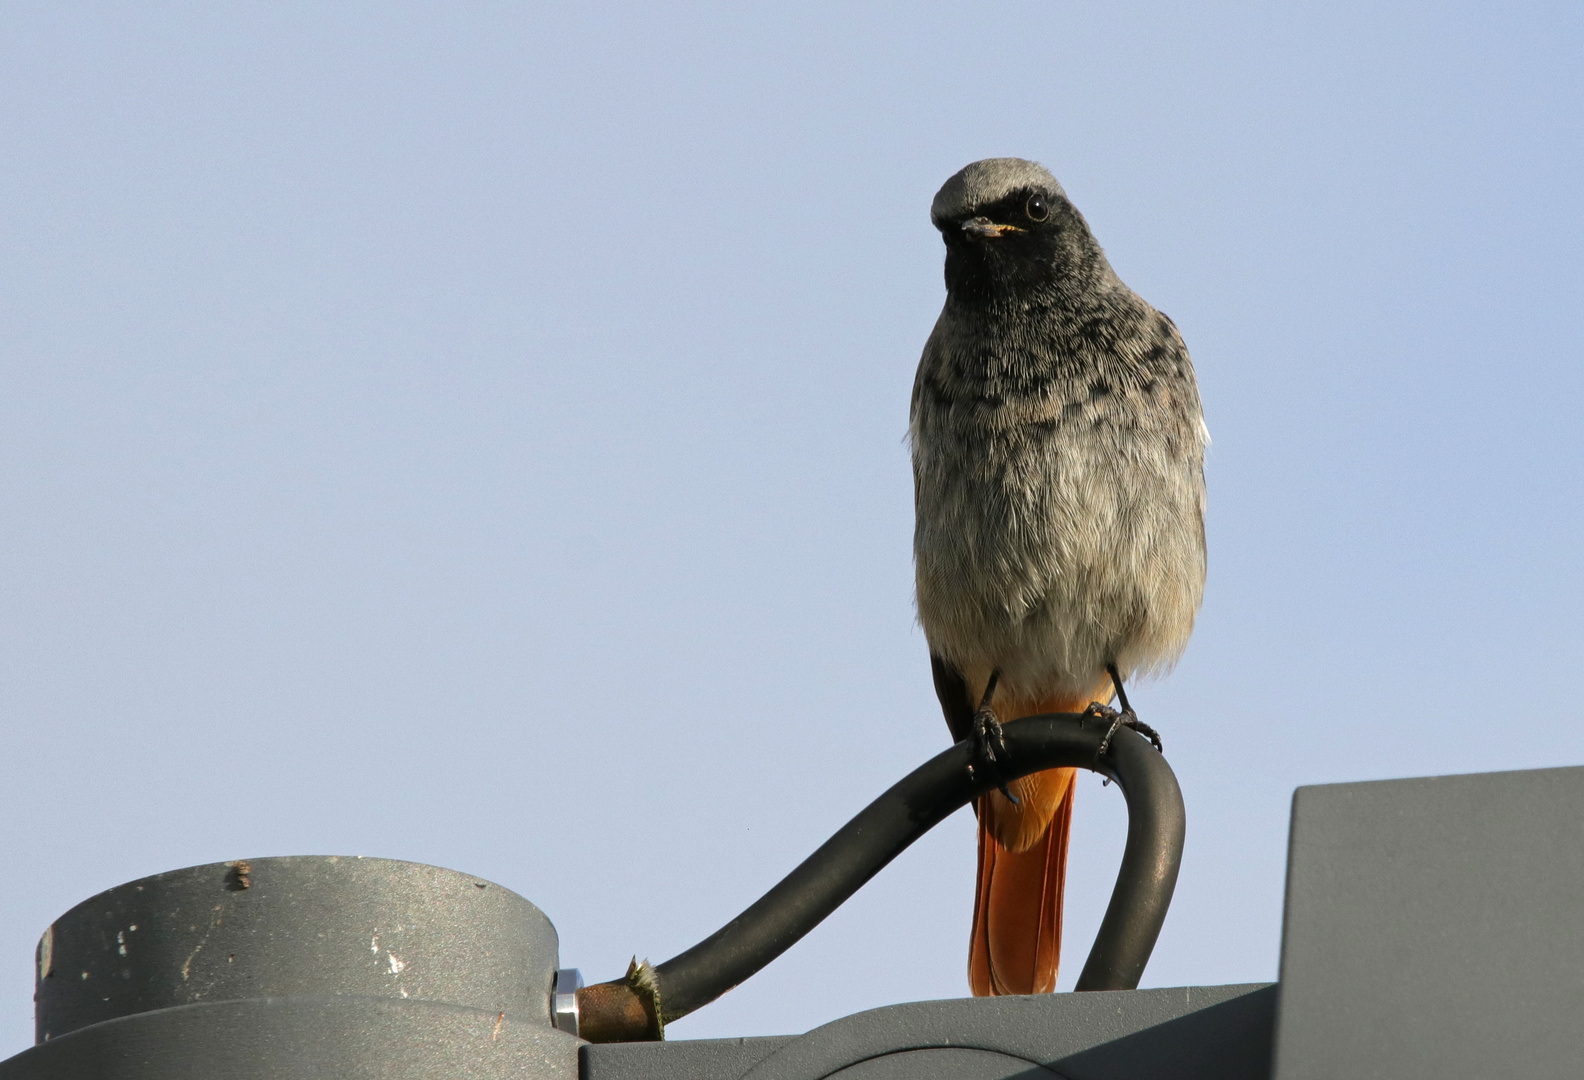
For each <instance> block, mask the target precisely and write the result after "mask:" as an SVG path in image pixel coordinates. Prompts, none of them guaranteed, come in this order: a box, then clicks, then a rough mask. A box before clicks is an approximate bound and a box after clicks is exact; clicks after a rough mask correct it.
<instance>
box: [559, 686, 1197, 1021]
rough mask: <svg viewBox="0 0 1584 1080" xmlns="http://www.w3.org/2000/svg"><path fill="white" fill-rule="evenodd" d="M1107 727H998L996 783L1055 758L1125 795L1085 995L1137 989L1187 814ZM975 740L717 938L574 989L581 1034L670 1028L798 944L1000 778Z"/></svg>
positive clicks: (1058, 722) (887, 800)
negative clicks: (1121, 832) (977, 752)
mask: <svg viewBox="0 0 1584 1080" xmlns="http://www.w3.org/2000/svg"><path fill="white" fill-rule="evenodd" d="M1107 727H1109V724H1108V723H1107V722H1104V721H1100V720H1096V719H1093V718H1085V717H1083V716H1081V715H1078V714H1076V713H1053V714H1048V715H1045V716H1030V717H1025V718H1023V719H1020V720H1014V721H1011V722H1009V723H1007V724H1006V725H1005V726H1004V731H1005V734H1006V744H1007V750H1008V751H1009V753H1008V754H1007V760H1006V761H1005V762H1004V763H1003V764H1002V768H1001V777H1000V778H1001V779H1006V780H1011V779H1016V778H1017V777H1020V776H1026V775H1028V774H1029V773H1034V772H1039V771H1041V770H1042V769H1052V768H1058V767H1061V766H1074V767H1077V768H1087V769H1092V770H1094V771H1095V772H1098V773H1101V774H1103V775H1105V776H1109V777H1110V778H1111V779H1113V780H1115V781H1116V783H1117V786H1118V787H1119V788H1121V789H1122V793H1123V795H1124V797H1125V798H1126V799H1127V807H1128V833H1127V844H1126V847H1125V848H1124V850H1123V852H1122V866H1121V869H1120V870H1119V871H1118V873H1117V882H1116V886H1115V887H1114V888H1113V889H1112V892H1111V903H1110V905H1109V906H1108V907H1107V908H1106V913H1105V918H1104V919H1103V920H1101V923H1100V931H1099V933H1098V934H1097V935H1096V937H1095V943H1094V946H1093V947H1092V948H1091V949H1090V951H1089V959H1088V961H1087V962H1086V963H1085V964H1084V967H1083V972H1082V973H1081V974H1080V975H1079V977H1078V984H1077V987H1076V988H1077V989H1078V990H1131V989H1133V988H1135V987H1137V986H1138V982H1139V978H1140V977H1141V976H1142V975H1143V973H1144V965H1145V964H1146V963H1147V962H1148V961H1149V956H1150V952H1151V951H1152V950H1153V949H1154V947H1155V939H1156V938H1157V937H1158V936H1159V934H1160V928H1161V924H1162V923H1163V922H1164V921H1165V919H1166V909H1167V908H1168V907H1169V906H1170V904H1171V897H1172V890H1173V889H1174V888H1175V887H1176V884H1177V870H1178V867H1179V865H1180V864H1181V861H1182V845H1183V835H1184V830H1185V827H1186V815H1185V812H1184V809H1183V801H1182V792H1181V790H1180V789H1179V788H1178V786H1177V778H1176V776H1174V775H1173V773H1172V771H1171V767H1170V766H1169V765H1167V764H1166V759H1165V758H1163V757H1161V755H1160V754H1158V753H1156V752H1155V748H1154V747H1152V746H1151V745H1150V744H1149V742H1148V741H1147V740H1145V739H1144V738H1143V737H1141V736H1140V735H1138V734H1136V733H1135V732H1133V731H1131V730H1129V729H1127V728H1122V729H1120V730H1119V731H1118V732H1117V733H1116V736H1115V737H1113V738H1112V740H1111V745H1110V748H1109V749H1108V751H1107V753H1106V756H1105V758H1104V759H1103V760H1100V761H1096V760H1095V754H1096V752H1097V751H1098V750H1099V748H1100V741H1101V739H1102V738H1103V737H1104V736H1105V732H1106V729H1107ZM972 754H973V751H972V748H971V747H970V746H969V744H968V743H966V742H962V743H958V744H957V745H955V746H953V747H952V748H951V749H949V750H946V751H945V752H943V753H941V754H938V755H936V756H935V757H934V758H932V759H930V760H929V761H927V762H925V763H924V764H923V765H921V766H919V767H918V768H917V769H915V770H914V771H913V772H911V773H909V774H908V775H907V776H905V777H903V779H902V780H901V781H899V782H898V783H897V784H896V785H894V786H893V787H892V788H891V789H890V790H889V791H887V792H886V793H885V794H883V795H881V796H880V797H879V798H878V799H876V800H875V801H874V802H872V803H870V804H869V805H868V806H867V807H865V808H864V809H863V810H862V811H861V812H860V813H859V814H858V816H857V817H855V818H853V819H852V820H851V821H850V822H848V823H847V824H846V825H844V826H843V827H842V828H841V829H840V830H839V831H838V832H837V833H836V835H834V836H832V837H831V838H830V839H829V840H827V841H826V842H825V843H824V844H822V845H821V846H820V848H819V850H817V851H815V852H814V854H812V855H810V856H809V857H808V858H807V859H805V860H803V863H802V864H801V865H800V866H798V867H797V869H795V870H793V871H792V872H791V873H790V874H788V875H787V876H786V877H785V878H783V879H782V880H781V881H780V883H779V884H777V885H776V886H775V887H774V888H772V889H771V890H770V891H769V892H767V893H765V895H764V896H762V897H761V898H760V899H758V900H757V901H755V902H754V903H753V904H752V905H750V906H749V908H748V909H747V910H746V911H744V912H743V913H742V914H741V915H739V916H737V917H736V918H735V919H733V920H732V921H731V922H729V923H727V924H726V925H725V926H723V927H721V928H720V929H719V930H717V931H716V932H715V933H713V934H711V935H710V936H709V937H707V938H705V939H704V940H703V941H701V942H699V943H698V944H697V945H695V946H693V947H692V948H691V949H688V950H687V951H686V952H683V953H682V954H680V955H678V956H676V957H674V958H673V959H671V960H667V961H666V962H665V963H663V964H661V965H659V967H658V968H654V969H647V968H645V969H643V970H641V971H635V972H633V973H629V977H628V978H627V979H626V980H617V981H615V982H610V983H601V984H599V985H598V986H590V987H586V988H584V989H583V990H580V991H578V998H579V1011H580V1013H581V1015H582V1020H581V1031H582V1035H583V1038H585V1039H589V1040H590V1041H592V1042H626V1041H634V1040H642V1039H656V1038H660V1037H662V1034H663V1030H664V1021H667V1020H675V1019H677V1018H679V1017H682V1016H686V1015H687V1014H688V1013H690V1012H692V1011H693V1010H694V1009H697V1008H699V1007H700V1006H702V1005H707V1004H708V1003H709V1002H711V1001H714V1000H715V999H716V998H718V997H720V996H721V995H722V994H724V993H725V992H726V991H728V990H730V989H731V988H732V987H734V986H736V985H737V984H738V983H740V982H742V981H743V980H744V979H747V978H748V977H749V976H750V975H753V974H754V973H755V972H757V971H758V970H759V969H760V968H762V967H764V966H765V965H766V964H768V963H770V961H772V960H774V959H775V958H776V957H777V956H780V955H781V954H782V953H783V952H785V951H786V950H787V949H789V948H791V946H792V945H793V944H795V943H796V942H797V941H798V939H799V938H801V937H803V935H804V934H807V933H808V932H809V931H810V930H812V929H814V927H815V926H817V925H819V923H820V922H821V921H822V920H823V919H824V918H825V917H826V916H827V915H829V914H830V913H831V912H832V911H835V910H836V908H838V907H839V906H841V904H842V903H843V902H844V901H845V900H846V899H847V898H848V897H850V896H852V894H853V893H855V892H857V891H858V890H859V889H860V888H861V887H862V886H863V884H864V883H865V882H867V881H868V880H869V879H870V878H872V877H874V876H875V874H877V873H879V872H880V870H881V869H883V868H884V867H885V865H886V864H887V863H889V862H890V861H891V860H892V859H894V858H896V857H897V856H898V855H900V854H901V853H902V852H903V851H904V850H905V849H906V848H907V846H908V845H909V844H911V843H913V841H915V840H917V839H918V838H919V837H920V836H923V835H924V834H925V833H926V832H928V831H929V830H930V829H932V828H934V827H935V826H936V825H937V824H939V823H940V822H941V821H943V820H945V819H946V818H947V817H949V816H950V815H951V814H953V813H955V812H956V811H957V810H960V809H961V808H962V807H964V806H966V805H968V803H970V802H971V801H973V800H974V799H975V798H977V797H978V796H980V795H983V794H984V793H986V792H987V791H990V790H992V789H993V788H994V787H995V784H996V782H997V781H996V780H992V779H990V778H988V777H986V776H985V775H984V770H980V776H979V778H978V779H977V780H974V779H970V778H969V776H968V765H969V763H970V761H971V759H972Z"/></svg>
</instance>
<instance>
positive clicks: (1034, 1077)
mask: <svg viewBox="0 0 1584 1080" xmlns="http://www.w3.org/2000/svg"><path fill="white" fill-rule="evenodd" d="M831 1080H1062V1078H1061V1077H1060V1076H1058V1075H1057V1074H1056V1073H1053V1072H1051V1071H1050V1070H1049V1069H1042V1068H1040V1066H1038V1065H1035V1064H1033V1063H1032V1062H1028V1061H1024V1060H1023V1059H1022V1058H1018V1057H1011V1056H1009V1055H1007V1054H997V1053H995V1052H994V1051H991V1050H959V1049H954V1048H952V1047H946V1046H938V1047H935V1048H933V1049H930V1050H902V1051H899V1052H898V1053H895V1054H887V1055H885V1056H884V1057H877V1058H870V1059H869V1060H867V1061H860V1062H858V1064H856V1065H849V1066H847V1067H846V1068H845V1069H842V1070H841V1071H839V1072H834V1073H831Z"/></svg>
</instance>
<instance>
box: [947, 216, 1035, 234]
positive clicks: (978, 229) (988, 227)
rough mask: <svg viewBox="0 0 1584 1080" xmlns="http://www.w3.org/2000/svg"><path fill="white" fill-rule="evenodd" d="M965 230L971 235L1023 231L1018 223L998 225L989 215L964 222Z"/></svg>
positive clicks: (963, 227) (963, 228)
mask: <svg viewBox="0 0 1584 1080" xmlns="http://www.w3.org/2000/svg"><path fill="white" fill-rule="evenodd" d="M962 230H963V232H965V233H967V234H968V235H969V236H983V237H992V236H1001V235H1003V234H1005V233H1009V232H1022V231H1023V230H1022V229H1020V228H1018V227H1017V226H1016V225H997V224H996V223H995V222H993V221H991V220H990V219H989V218H987V217H976V218H969V219H968V220H967V221H965V222H963V223H962Z"/></svg>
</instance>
